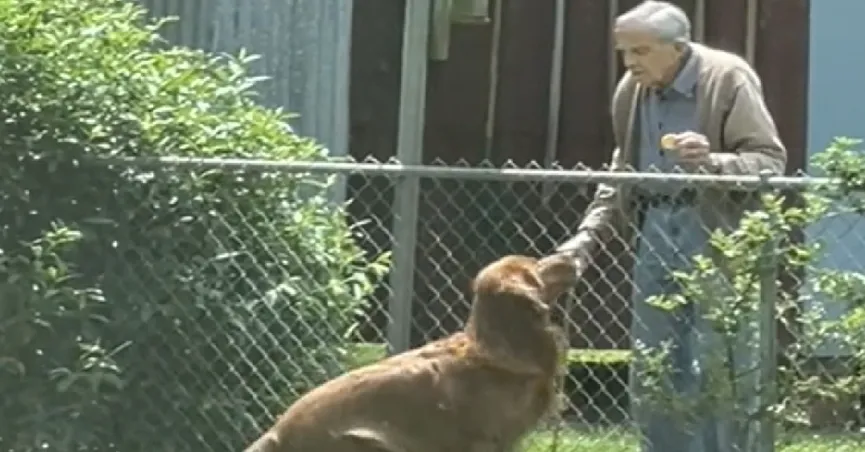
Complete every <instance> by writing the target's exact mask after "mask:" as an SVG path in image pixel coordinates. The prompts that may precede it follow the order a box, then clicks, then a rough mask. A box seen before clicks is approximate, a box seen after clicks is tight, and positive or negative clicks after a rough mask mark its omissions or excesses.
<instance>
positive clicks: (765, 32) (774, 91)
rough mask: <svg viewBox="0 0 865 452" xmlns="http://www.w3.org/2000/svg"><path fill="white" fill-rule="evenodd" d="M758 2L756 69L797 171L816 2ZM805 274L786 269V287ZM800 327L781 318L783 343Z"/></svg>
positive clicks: (802, 156) (790, 165) (802, 162)
mask: <svg viewBox="0 0 865 452" xmlns="http://www.w3.org/2000/svg"><path fill="white" fill-rule="evenodd" d="M758 6H759V10H758V15H757V18H758V23H757V28H756V34H757V36H756V48H755V60H756V61H755V67H756V69H757V72H758V73H759V74H760V77H761V79H762V81H763V91H764V94H765V97H766V103H767V105H768V107H769V110H770V111H771V112H772V115H773V116H774V118H775V123H776V124H777V126H778V130H779V133H780V134H781V140H782V141H783V142H784V144H785V145H786V147H787V173H788V174H794V173H796V172H798V171H800V170H803V169H804V168H805V167H806V158H807V157H806V155H807V153H806V149H805V148H806V146H807V143H808V136H807V133H808V132H807V130H808V67H809V64H810V63H809V61H810V55H809V52H810V1H809V0H762V1H760V2H758ZM799 202H801V200H800V199H799V196H797V195H796V194H790V196H789V197H788V204H796V203H799ZM790 238H791V240H792V241H794V242H801V241H802V240H803V239H804V234H803V232H802V231H794V232H793V233H791V237H790ZM805 277H807V275H805V274H804V273H803V272H801V271H798V270H791V269H783V270H782V274H781V281H782V290H783V291H784V292H787V293H788V294H791V295H792V296H794V297H795V292H796V287H797V281H802V279H803V278H805ZM794 311H795V310H794ZM795 316H796V312H790V313H788V320H790V319H793V318H795ZM787 324H789V325H791V328H787V326H786V325H787ZM797 327H798V325H795V324H794V323H793V322H788V323H785V322H779V328H778V333H779V339H780V340H781V342H782V343H783V344H788V343H790V342H792V341H794V340H795V337H796V336H797V334H796V332H795V330H796V328H797ZM791 330H792V331H791Z"/></svg>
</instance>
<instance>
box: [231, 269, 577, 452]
mask: <svg viewBox="0 0 865 452" xmlns="http://www.w3.org/2000/svg"><path fill="white" fill-rule="evenodd" d="M575 283H576V269H575V268H574V264H573V262H572V261H571V260H570V259H568V258H566V257H564V256H558V255H555V256H550V257H547V258H544V259H540V260H538V259H534V258H531V257H527V256H520V255H511V256H506V257H503V258H501V259H499V260H497V261H495V262H493V263H492V264H490V265H488V266H487V267H486V268H484V269H483V270H481V271H480V272H479V273H478V275H477V277H476V278H475V281H474V283H473V304H472V310H471V314H470V316H469V319H468V322H467V325H466V328H465V329H464V330H463V331H460V332H458V333H456V334H453V335H451V336H449V337H447V338H444V339H441V340H439V341H436V342H432V343H430V344H427V345H425V346H423V347H420V348H417V349H414V350H410V351H407V352H405V353H401V354H398V355H394V356H392V357H389V358H387V359H384V360H382V361H380V362H378V363H375V364H372V365H368V366H365V367H362V368H360V369H357V370H354V371H352V372H349V373H346V374H344V375H342V376H340V377H337V378H335V379H333V380H331V381H329V382H327V383H325V384H323V385H321V386H319V387H317V388H315V389H313V390H312V391H310V392H308V393H307V394H306V395H304V396H303V397H301V398H300V399H299V400H298V401H297V402H295V403H294V404H293V405H292V406H291V407H289V408H288V410H287V411H286V412H285V413H284V414H283V415H282V416H281V417H280V418H279V419H278V420H277V422H276V424H275V425H274V426H273V427H272V428H271V429H270V430H269V431H268V432H266V433H265V434H264V435H263V436H262V437H260V438H259V439H258V440H257V441H256V442H255V443H253V444H252V445H250V446H249V447H248V448H247V449H246V451H245V452H301V451H302V452H312V451H321V452H373V451H377V452H505V451H510V450H512V449H513V448H514V446H515V445H516V444H517V443H518V442H519V440H520V439H521V438H522V437H523V436H524V435H525V434H526V433H528V432H529V431H530V430H532V429H533V428H534V427H535V426H537V425H538V423H539V422H540V421H541V420H542V418H543V417H544V416H545V415H547V414H548V413H550V412H551V411H552V410H553V409H554V408H555V406H556V392H557V386H558V381H559V378H558V377H559V374H560V363H561V362H562V357H563V353H564V347H563V344H562V341H561V336H560V333H559V330H558V329H557V328H555V327H554V326H553V324H552V323H551V321H550V313H549V311H550V307H551V305H552V303H554V302H555V300H556V299H557V298H558V297H559V296H560V295H561V294H562V293H563V292H564V291H566V290H568V289H570V288H571V287H572V286H573V285H574V284H575Z"/></svg>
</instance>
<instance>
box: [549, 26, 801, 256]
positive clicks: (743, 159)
mask: <svg viewBox="0 0 865 452" xmlns="http://www.w3.org/2000/svg"><path fill="white" fill-rule="evenodd" d="M691 46H692V49H693V56H694V58H696V59H697V65H698V68H699V69H698V77H697V87H696V89H697V92H696V96H695V97H696V99H697V111H698V116H699V117H698V124H699V130H697V132H700V133H702V134H704V135H706V137H707V138H708V139H709V143H710V148H711V149H713V150H716V152H715V153H713V154H712V155H711V159H712V165H711V168H712V169H713V170H714V171H716V172H718V173H720V174H738V175H741V174H758V173H760V172H761V171H763V170H770V171H772V172H774V173H776V174H783V172H784V169H785V166H786V164H787V151H786V150H785V148H784V145H783V144H782V143H781V139H780V138H779V136H778V131H777V128H776V127H775V122H774V120H773V119H772V116H771V114H770V113H769V110H768V108H767V107H766V103H765V102H764V100H763V89H762V84H761V82H760V78H759V76H758V75H757V73H756V72H755V71H754V70H753V69H752V68H751V66H750V65H749V64H748V63H747V62H746V61H745V60H744V59H742V58H740V57H738V56H736V55H734V54H732V53H728V52H724V51H720V50H715V49H711V48H709V47H706V46H704V45H701V44H696V43H693V44H691ZM645 95H646V89H644V87H642V86H641V85H640V84H639V83H638V82H637V81H636V80H635V79H634V78H633V77H631V74H630V73H626V74H625V75H624V76H623V77H622V79H621V81H619V84H618V86H617V87H616V91H615V93H614V94H613V101H612V118H613V134H614V137H615V140H616V149H615V150H614V151H613V158H612V161H611V163H610V170H611V171H629V170H631V168H630V167H631V163H632V162H633V161H634V159H633V157H634V155H635V152H637V146H639V142H638V140H637V139H635V138H636V137H638V136H639V135H638V134H639V106H640V101H641V99H643V98H644V97H645ZM627 192H628V189H627V187H618V186H612V185H607V184H600V185H598V189H597V191H596V193H595V198H594V200H593V201H592V203H591V205H589V208H588V210H587V212H586V215H585V217H584V218H583V221H582V223H581V224H580V226H579V228H578V230H577V234H576V235H575V236H574V237H573V238H572V239H571V240H569V241H568V242H566V243H564V244H562V245H561V246H559V248H558V251H571V250H574V251H578V252H581V253H592V252H594V251H595V250H596V248H597V247H598V246H601V245H603V244H604V243H606V242H608V241H609V240H610V239H612V238H614V237H615V234H616V233H617V229H618V228H619V227H622V226H623V225H624V224H626V222H627V221H630V220H631V217H630V213H631V212H630V210H631V209H629V207H628V206H629V202H628V199H629V195H628V193H627ZM725 196H727V197H728V193H724V192H723V191H721V190H718V189H704V190H700V194H699V195H698V203H699V204H698V205H699V207H700V212H701V217H702V218H703V222H704V224H705V226H707V227H708V228H709V230H713V229H716V228H718V227H730V226H731V225H735V224H736V223H738V219H739V218H740V217H741V214H742V210H743V208H742V205H741V204H737V203H733V202H727V203H724V202H719V200H722V199H724V198H725ZM699 198H704V199H705V200H706V201H709V202H700V199H699Z"/></svg>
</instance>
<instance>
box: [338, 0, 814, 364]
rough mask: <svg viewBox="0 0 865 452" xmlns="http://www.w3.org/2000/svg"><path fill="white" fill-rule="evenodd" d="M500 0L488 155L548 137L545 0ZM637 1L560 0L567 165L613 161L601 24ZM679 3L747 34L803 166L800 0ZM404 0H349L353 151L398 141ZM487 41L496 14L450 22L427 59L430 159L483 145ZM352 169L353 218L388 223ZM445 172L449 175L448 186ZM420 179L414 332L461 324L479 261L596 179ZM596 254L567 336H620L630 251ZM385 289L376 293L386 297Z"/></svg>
mask: <svg viewBox="0 0 865 452" xmlns="http://www.w3.org/2000/svg"><path fill="white" fill-rule="evenodd" d="M501 1H502V4H501V6H502V20H503V22H502V27H503V30H502V39H501V42H500V45H501V47H500V54H499V64H498V67H497V68H495V70H496V71H497V75H498V77H499V84H498V86H497V87H496V88H495V90H494V95H495V96H496V104H497V105H496V111H495V117H494V134H493V143H492V144H493V146H492V157H493V158H494V160H495V161H497V162H498V163H501V162H503V161H504V160H508V159H511V160H514V161H516V162H518V163H520V164H525V163H527V162H528V161H532V160H534V161H539V162H540V161H542V159H543V155H544V147H545V143H546V140H547V136H546V133H547V120H548V112H547V109H548V104H549V80H550V67H551V61H552V45H553V31H554V6H555V4H554V2H552V1H544V2H538V1H536V0H501ZM639 1H640V0H609V1H597V0H568V1H567V7H566V8H567V10H566V14H567V18H566V30H565V61H564V67H563V74H562V77H563V86H562V94H561V96H562V99H561V100H562V106H561V111H560V117H559V118H560V120H561V123H560V128H559V134H558V137H556V140H557V146H558V153H557V159H558V160H559V162H560V163H561V164H563V165H565V166H575V165H577V164H578V163H582V164H585V165H588V166H590V167H593V168H600V167H602V166H603V165H604V164H606V163H607V162H608V161H609V158H610V152H611V150H612V147H613V140H612V135H611V127H610V124H609V121H610V118H609V96H610V89H611V87H612V86H613V85H614V84H615V82H616V81H617V80H618V78H619V77H620V76H621V74H622V72H623V69H622V67H621V63H620V62H619V59H618V58H617V56H616V55H615V53H614V52H613V50H612V45H611V41H610V30H609V26H608V25H609V20H610V18H611V17H613V16H614V15H615V13H619V12H623V11H625V10H627V9H629V8H631V7H633V6H634V5H636V4H637V3H639ZM676 3H678V4H680V5H681V6H683V8H685V9H686V11H688V12H689V14H690V15H691V16H692V20H694V23H695V26H696V25H697V24H698V23H702V28H701V30H695V34H696V35H697V36H699V35H700V34H701V32H700V31H702V34H704V38H705V39H704V40H705V42H706V43H707V44H709V45H712V46H716V47H719V48H722V49H724V50H729V51H733V52H736V53H739V54H741V55H743V56H744V55H745V54H747V53H748V50H749V48H751V49H752V50H753V53H754V56H755V67H756V69H757V71H758V72H759V74H760V75H761V77H762V79H763V83H764V89H765V95H766V98H767V103H768V105H769V108H770V110H771V111H772V113H773V114H774V115H775V119H776V122H777V123H778V127H779V129H780V132H781V135H782V138H783V140H784V142H785V144H786V145H787V147H788V149H789V151H790V159H789V160H790V162H789V165H788V171H789V172H792V171H795V170H798V169H800V168H802V167H803V166H804V159H805V157H804V155H805V154H804V148H805V143H806V139H805V138H806V124H807V122H806V121H807V118H806V106H807V105H806V102H807V75H808V70H807V68H808V4H809V2H808V1H807V0H678V1H676ZM749 4H750V5H756V6H757V8H758V11H757V12H758V15H757V21H756V27H751V29H752V30H753V31H754V36H753V40H752V42H754V43H755V44H754V45H751V46H750V47H749V44H748V43H749V40H748V37H747V35H746V30H748V29H749V27H748V26H747V23H748V22H747V21H748V17H749V16H748V7H749V6H748V5H749ZM403 5H404V0H367V1H364V2H357V3H356V4H355V7H354V9H355V12H354V33H353V34H354V42H353V48H352V85H351V104H352V105H351V142H350V147H351V154H352V155H353V156H355V157H357V158H363V157H365V156H368V155H373V156H375V157H377V158H379V159H387V158H389V157H392V156H393V155H394V152H395V147H396V146H395V139H396V130H397V124H396V114H397V106H398V97H397V96H398V93H399V67H400V41H401V35H402V8H403ZM609 8H614V9H615V10H614V11H610V10H609ZM699 11H703V12H704V13H705V17H704V18H703V20H702V21H700V20H696V19H697V18H695V17H694V14H696V13H697V12H699ZM491 49H492V26H467V25H462V26H455V27H454V29H453V36H452V49H451V54H450V58H449V59H448V60H447V61H444V62H431V63H430V69H429V86H428V91H427V92H428V100H427V102H428V111H427V127H426V133H425V155H424V160H425V161H426V162H430V161H432V160H434V159H438V160H443V161H445V162H447V163H453V162H456V161H458V160H467V161H469V162H472V163H477V162H479V161H480V160H481V159H482V158H483V157H484V150H485V149H486V148H487V144H488V143H487V140H486V130H485V128H486V123H487V119H488V115H489V112H488V111H487V110H488V104H489V92H490V70H491V68H490V61H491V55H490V52H491ZM352 181H353V183H352V184H351V185H352V192H351V193H350V196H352V197H355V198H358V199H357V201H356V202H355V203H354V206H355V207H354V209H356V210H357V209H361V208H363V206H372V207H366V208H364V209H365V210H363V211H360V210H357V211H356V212H354V213H355V215H356V216H357V217H359V218H363V217H366V216H368V215H370V214H373V215H375V216H377V217H379V219H380V221H381V222H382V223H384V224H385V225H388V224H389V210H388V209H389V202H390V201H389V200H390V198H389V196H390V193H389V191H388V190H390V188H389V187H387V186H382V187H378V186H374V189H370V185H369V181H368V180H361V179H357V178H354V179H352ZM445 184H449V186H450V187H451V188H448V189H447V190H445V189H444V188H443V187H444V186H445ZM385 185H387V184H386V183H385ZM424 187H425V188H424V190H423V194H422V200H421V220H420V221H421V224H420V228H421V229H420V231H419V234H420V235H419V237H420V240H421V243H420V244H419V254H418V267H417V268H418V272H417V281H418V283H417V287H418V290H417V294H416V297H415V304H416V307H415V312H416V313H418V314H417V316H416V319H415V320H416V321H417V322H418V324H417V325H416V326H415V342H416V343H417V342H419V341H423V340H424V339H427V338H429V337H435V336H438V335H441V334H444V333H445V332H447V331H448V330H452V329H453V328H455V327H456V326H457V325H458V324H459V322H460V319H461V318H462V317H464V314H465V304H464V303H465V300H464V298H463V295H464V293H465V289H466V288H467V285H468V281H469V280H470V278H471V276H472V274H473V272H475V271H476V270H477V269H478V268H479V266H480V265H482V264H484V263H485V261H487V260H489V259H492V258H494V257H496V256H497V255H501V254H504V253H508V252H521V251H525V252H540V253H544V252H548V251H549V250H550V249H551V248H552V247H553V246H554V245H555V243H556V242H558V241H561V240H563V239H564V238H565V237H566V236H567V235H568V234H570V233H571V230H572V228H573V227H575V226H576V224H578V221H579V219H580V217H581V216H582V214H583V212H584V209H585V207H586V204H587V201H588V198H587V195H589V194H591V192H592V191H593V190H592V189H587V187H577V186H575V184H573V185H569V184H560V186H559V187H558V189H557V190H555V191H554V192H553V193H552V197H551V198H548V199H542V198H541V197H540V195H539V191H540V187H539V184H491V183H486V184H484V183H464V182H459V183H458V182H455V181H437V182H431V181H427V182H426V183H425V186H424ZM479 194H484V195H483V196H479ZM487 195H489V196H487ZM502 205H507V206H511V207H509V208H502V207H501V206H502ZM495 206H498V207H495ZM491 209H492V210H491ZM386 227H387V226H386ZM379 236H381V233H380V231H379ZM494 237H497V238H495V239H493V238H494ZM378 242H381V243H378ZM387 245H388V243H387V238H386V237H379V238H378V239H377V241H376V246H378V247H381V246H387ZM471 246H475V248H477V249H472V248H471ZM614 251H615V250H614ZM616 253H619V252H618V251H617V252H616ZM601 265H602V266H605V267H604V268H605V269H615V270H602V272H603V271H607V272H608V273H605V274H604V275H603V277H601V275H599V274H597V272H596V274H595V275H594V276H591V278H590V279H591V281H590V282H591V284H590V287H586V288H584V292H583V295H584V296H582V297H581V299H580V301H579V312H571V313H570V316H571V318H572V320H574V321H576V322H577V325H578V327H579V329H580V335H579V336H580V337H575V338H573V339H575V343H574V345H575V346H586V347H600V348H609V347H624V346H627V335H626V329H625V328H624V325H626V324H627V322H628V313H627V312H628V303H627V298H628V297H627V294H628V293H629V288H628V283H627V279H628V278H627V274H626V273H627V272H625V271H623V270H622V269H626V268H629V263H628V262H627V260H626V259H624V258H622V257H621V254H619V256H618V257H615V258H613V259H611V260H609V261H608V262H605V263H601ZM385 297H386V295H383V296H381V297H380V298H381V300H379V301H380V302H385V301H386V298H385ZM379 305H380V304H379ZM380 318H381V316H379V317H377V319H380ZM376 323H379V321H378V320H377V321H376ZM377 326H378V327H379V328H382V327H383V325H380V324H379V325H377ZM430 333H431V334H430Z"/></svg>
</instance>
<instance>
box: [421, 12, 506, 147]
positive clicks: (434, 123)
mask: <svg viewBox="0 0 865 452" xmlns="http://www.w3.org/2000/svg"><path fill="white" fill-rule="evenodd" d="M491 36H492V25H491V24H484V25H460V24H454V25H452V26H451V43H450V46H451V47H450V55H449V57H448V59H447V60H445V61H441V62H433V61H430V62H429V69H428V75H427V110H426V128H425V135H424V162H426V163H429V162H432V161H434V160H436V159H439V160H442V161H444V162H446V163H453V162H456V161H458V160H460V159H465V160H468V161H470V162H472V163H478V162H479V161H480V160H481V159H482V157H483V149H484V143H485V137H484V127H485V124H486V118H487V103H488V99H489V88H490V77H489V67H490V47H491V43H492V40H491Z"/></svg>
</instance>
